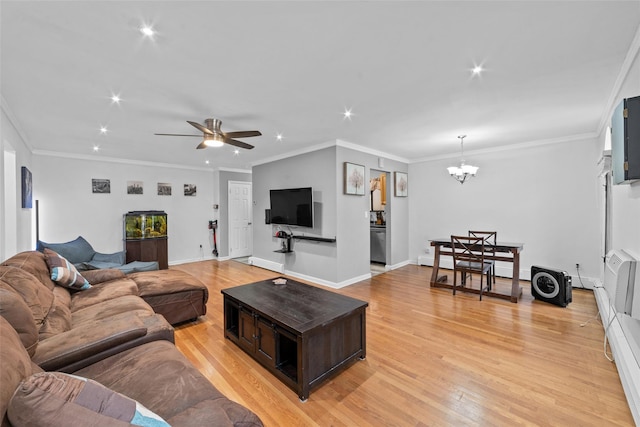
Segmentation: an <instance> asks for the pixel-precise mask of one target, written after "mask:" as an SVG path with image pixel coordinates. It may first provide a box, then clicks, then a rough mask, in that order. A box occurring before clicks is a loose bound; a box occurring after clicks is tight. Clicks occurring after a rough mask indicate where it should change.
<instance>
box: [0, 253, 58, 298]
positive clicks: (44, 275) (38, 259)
mask: <svg viewBox="0 0 640 427" xmlns="http://www.w3.org/2000/svg"><path fill="white" fill-rule="evenodd" d="M2 265H5V266H10V267H17V268H19V269H21V270H24V271H26V272H29V273H31V274H33V275H34V276H35V277H36V278H37V279H38V281H39V282H40V283H42V284H43V285H44V286H46V287H47V288H49V289H53V288H54V287H55V286H56V284H55V283H54V282H53V281H52V280H51V272H50V271H49V267H48V266H47V262H46V261H45V259H44V254H43V253H42V252H38V251H26V252H20V253H19V254H16V255H14V256H12V257H11V258H9V259H8V260H6V261H4V262H3V263H2Z"/></svg>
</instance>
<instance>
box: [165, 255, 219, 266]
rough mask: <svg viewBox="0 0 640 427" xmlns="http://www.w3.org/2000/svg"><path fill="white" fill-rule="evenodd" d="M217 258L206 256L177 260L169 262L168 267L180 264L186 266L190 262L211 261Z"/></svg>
mask: <svg viewBox="0 0 640 427" xmlns="http://www.w3.org/2000/svg"><path fill="white" fill-rule="evenodd" d="M214 259H217V260H219V259H218V258H216V257H214V256H212V255H207V256H205V257H201V258H192V259H179V260H174V261H169V263H168V264H169V265H180V264H188V263H190V262H198V261H211V260H214Z"/></svg>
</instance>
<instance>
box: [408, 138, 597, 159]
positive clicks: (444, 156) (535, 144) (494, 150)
mask: <svg viewBox="0 0 640 427" xmlns="http://www.w3.org/2000/svg"><path fill="white" fill-rule="evenodd" d="M597 137H598V134H597V133H596V132H591V133H581V134H576V135H569V136H563V137H560V138H551V139H540V140H535V141H527V142H521V143H519V144H509V145H503V146H501V147H492V148H484V149H480V150H471V151H467V150H465V152H464V156H465V157H468V156H469V155H480V154H490V153H498V152H501V151H512V150H522V149H524V148H535V147H542V146H544V145H551V144H563V143H568V142H575V141H584V140H585V139H594V138H597ZM459 158H460V153H455V154H453V153H452V154H442V155H439V156H429V157H422V158H420V159H416V160H412V161H411V162H410V163H411V164H414V163H423V162H432V161H435V160H445V159H459Z"/></svg>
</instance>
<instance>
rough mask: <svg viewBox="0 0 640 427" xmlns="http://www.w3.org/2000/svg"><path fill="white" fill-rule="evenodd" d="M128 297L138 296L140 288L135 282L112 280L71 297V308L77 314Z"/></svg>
mask: <svg viewBox="0 0 640 427" xmlns="http://www.w3.org/2000/svg"><path fill="white" fill-rule="evenodd" d="M116 271H117V270H116ZM123 276H124V275H123ZM127 295H136V296H137V295H138V287H137V286H136V284H135V282H134V281H133V280H129V279H119V280H112V281H110V282H104V283H100V284H98V285H95V286H92V287H91V289H87V290H86V291H82V292H76V293H74V294H73V295H72V297H71V306H70V308H71V311H72V312H75V311H78V310H81V309H83V308H86V307H89V306H92V305H94V304H99V303H102V302H105V301H109V300H112V299H114V298H119V297H123V296H127Z"/></svg>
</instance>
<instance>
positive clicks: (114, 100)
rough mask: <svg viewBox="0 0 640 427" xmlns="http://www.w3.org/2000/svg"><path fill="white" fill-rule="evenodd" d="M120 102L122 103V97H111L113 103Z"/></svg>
mask: <svg viewBox="0 0 640 427" xmlns="http://www.w3.org/2000/svg"><path fill="white" fill-rule="evenodd" d="M120 101H122V98H120V95H116V94H113V95H111V102H112V103H114V104H120Z"/></svg>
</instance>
